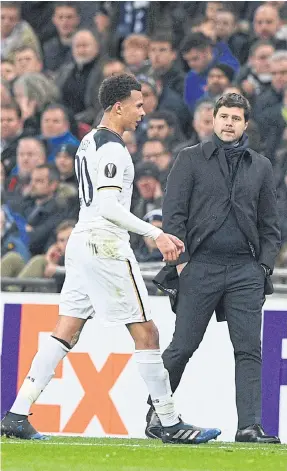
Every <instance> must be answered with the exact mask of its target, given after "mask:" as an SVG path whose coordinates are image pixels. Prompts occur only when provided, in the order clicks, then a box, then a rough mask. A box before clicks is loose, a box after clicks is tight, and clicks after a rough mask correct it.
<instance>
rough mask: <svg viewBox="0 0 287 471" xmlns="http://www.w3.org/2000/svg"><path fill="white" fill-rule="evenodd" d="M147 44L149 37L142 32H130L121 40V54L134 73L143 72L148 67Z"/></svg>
mask: <svg viewBox="0 0 287 471" xmlns="http://www.w3.org/2000/svg"><path fill="white" fill-rule="evenodd" d="M149 44H150V40H149V38H148V37H147V36H145V35H143V34H131V35H130V36H127V37H126V39H125V40H124V41H123V44H122V56H123V59H124V62H125V64H126V66H127V67H128V68H129V70H130V71H131V72H132V73H133V74H134V75H138V74H144V73H146V72H147V71H148V69H149V61H148V50H149Z"/></svg>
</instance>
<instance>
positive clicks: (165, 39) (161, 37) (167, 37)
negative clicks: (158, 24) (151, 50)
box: [150, 31, 175, 50]
mask: <svg viewBox="0 0 287 471" xmlns="http://www.w3.org/2000/svg"><path fill="white" fill-rule="evenodd" d="M150 42H151V43H155V42H157V43H169V44H170V46H171V49H173V50H174V49H175V39H174V37H173V35H172V34H170V33H166V32H165V31H158V32H156V33H154V34H153V35H152V36H151V38H150Z"/></svg>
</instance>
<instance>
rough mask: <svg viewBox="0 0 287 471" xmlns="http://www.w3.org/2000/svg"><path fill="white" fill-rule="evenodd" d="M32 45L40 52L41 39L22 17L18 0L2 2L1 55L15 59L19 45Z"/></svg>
mask: <svg viewBox="0 0 287 471" xmlns="http://www.w3.org/2000/svg"><path fill="white" fill-rule="evenodd" d="M20 44H21V45H23V46H24V45H25V46H31V47H32V48H33V49H35V50H37V51H38V52H39V53H40V50H41V47H40V43H39V40H38V38H37V36H36V34H35V33H34V31H33V29H32V28H31V26H30V25H29V23H27V22H26V21H23V20H22V18H21V5H20V4H19V3H18V2H2V4H1V57H2V58H5V59H7V58H8V59H12V60H14V51H15V49H16V48H17V47H19V45H20Z"/></svg>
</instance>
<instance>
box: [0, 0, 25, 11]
mask: <svg viewBox="0 0 287 471" xmlns="http://www.w3.org/2000/svg"><path fill="white" fill-rule="evenodd" d="M1 8H15V10H18V12H19V13H21V4H20V2H2V4H1Z"/></svg>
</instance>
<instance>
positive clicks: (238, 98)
mask: <svg viewBox="0 0 287 471" xmlns="http://www.w3.org/2000/svg"><path fill="white" fill-rule="evenodd" d="M222 106H226V108H234V107H236V108H242V109H243V110H244V119H245V121H249V116H250V112H251V107H250V103H249V101H248V100H247V98H245V97H244V96H243V95H239V94H238V93H226V95H223V96H221V97H220V98H219V99H218V100H217V102H216V103H215V105H214V111H213V116H214V117H215V116H216V115H217V113H218V110H219V108H221V107H222Z"/></svg>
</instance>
